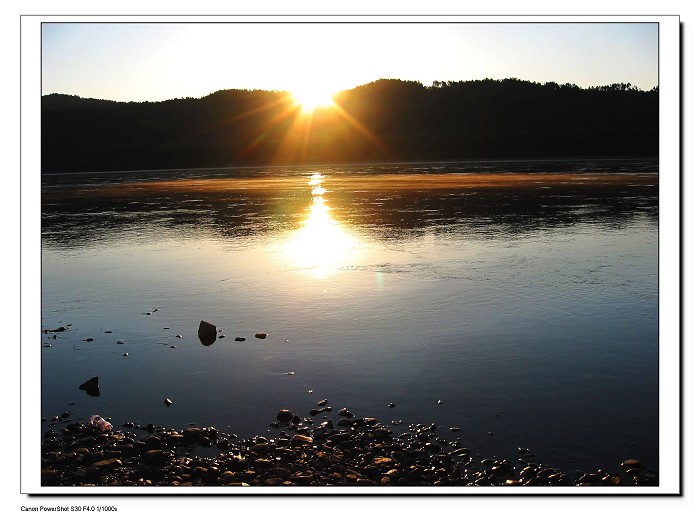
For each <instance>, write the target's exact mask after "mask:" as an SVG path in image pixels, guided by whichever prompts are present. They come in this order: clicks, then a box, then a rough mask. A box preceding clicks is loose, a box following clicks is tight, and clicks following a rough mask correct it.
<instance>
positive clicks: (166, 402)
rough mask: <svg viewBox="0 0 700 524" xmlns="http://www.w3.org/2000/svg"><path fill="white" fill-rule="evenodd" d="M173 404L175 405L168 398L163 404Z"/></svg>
mask: <svg viewBox="0 0 700 524" xmlns="http://www.w3.org/2000/svg"><path fill="white" fill-rule="evenodd" d="M172 403H173V401H172V400H170V399H169V398H166V399H165V400H164V401H163V404H165V405H166V406H170V405H171V404H172Z"/></svg>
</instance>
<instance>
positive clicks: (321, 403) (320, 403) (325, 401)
mask: <svg viewBox="0 0 700 524" xmlns="http://www.w3.org/2000/svg"><path fill="white" fill-rule="evenodd" d="M326 404H328V399H327V398H324V399H323V400H319V401H318V402H317V403H316V405H317V406H325V405H326Z"/></svg>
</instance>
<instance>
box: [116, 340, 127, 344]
mask: <svg viewBox="0 0 700 524" xmlns="http://www.w3.org/2000/svg"><path fill="white" fill-rule="evenodd" d="M124 343H125V342H124V341H123V340H117V344H124Z"/></svg>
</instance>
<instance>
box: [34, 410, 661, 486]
mask: <svg viewBox="0 0 700 524" xmlns="http://www.w3.org/2000/svg"><path fill="white" fill-rule="evenodd" d="M324 400H325V399H324ZM322 402H323V401H322ZM271 419H272V421H271V423H270V425H271V426H272V427H273V428H275V429H276V430H277V431H279V434H278V436H277V437H276V438H270V437H262V436H257V437H253V438H250V439H239V438H238V437H237V436H236V435H229V434H226V433H223V432H221V431H219V430H217V429H216V428H213V427H203V428H199V427H188V428H186V429H183V430H179V431H176V430H173V429H166V428H164V427H160V426H154V425H152V424H148V425H145V426H141V425H139V424H138V423H134V422H125V423H123V424H122V426H121V427H120V428H117V427H116V425H115V426H113V427H111V426H112V424H111V423H108V424H104V422H105V420H104V419H101V418H98V419H96V420H92V421H90V420H88V421H83V420H78V421H70V420H69V419H67V420H63V419H61V417H60V416H59V417H57V418H56V420H54V422H53V427H52V428H51V429H49V430H48V431H46V432H45V433H44V435H43V439H42V450H41V454H42V466H41V469H42V471H41V483H42V485H43V486H116V487H120V486H173V487H174V486H203V487H206V486H232V487H234V486H309V487H313V486H316V487H320V486H377V487H378V488H379V489H378V492H381V487H383V486H398V487H401V486H405V487H409V486H635V485H637V486H657V485H658V477H657V473H656V472H655V471H652V470H650V469H647V468H646V467H645V466H644V464H642V463H641V462H640V461H639V460H635V459H634V458H629V457H621V461H620V463H619V464H617V465H615V466H614V467H610V468H608V469H605V470H604V469H599V470H597V471H590V472H579V473H577V475H575V476H571V475H568V474H566V473H565V472H563V471H561V470H559V469H557V468H553V467H549V466H547V465H546V464H541V463H538V462H537V460H536V456H535V455H534V454H532V453H531V452H529V450H527V449H524V448H518V449H517V450H513V453H514V455H515V456H517V457H518V458H516V459H514V460H509V459H505V458H504V459H499V458H495V457H494V458H478V459H477V458H475V457H474V454H473V450H471V449H469V447H468V443H463V442H461V440H460V439H459V438H458V435H459V429H458V428H451V430H452V432H453V433H452V434H453V435H455V439H454V440H448V439H446V438H444V437H441V436H439V434H438V433H436V431H435V429H436V428H435V425H434V424H408V425H407V426H406V425H405V424H401V426H400V427H399V425H398V424H396V423H390V424H384V423H382V422H381V421H379V420H377V419H376V418H372V417H360V416H356V415H355V414H354V413H352V412H350V411H349V410H348V409H346V408H341V409H339V410H337V411H336V412H334V410H333V408H332V407H331V406H329V405H327V402H323V403H319V405H318V406H316V408H313V409H310V411H309V413H308V414H296V413H292V412H291V411H288V410H285V409H281V410H280V411H279V412H278V413H277V414H276V416H272V417H271ZM107 420H109V419H107ZM98 422H99V424H98Z"/></svg>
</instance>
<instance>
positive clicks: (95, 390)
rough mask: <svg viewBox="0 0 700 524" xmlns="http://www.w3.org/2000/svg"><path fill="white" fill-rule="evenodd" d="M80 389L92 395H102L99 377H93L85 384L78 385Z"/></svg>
mask: <svg viewBox="0 0 700 524" xmlns="http://www.w3.org/2000/svg"><path fill="white" fill-rule="evenodd" d="M78 389H82V390H84V391H85V392H86V393H87V394H88V395H90V396H91V397H99V396H100V386H99V378H98V377H92V378H91V379H90V380H88V381H87V382H84V383H83V384H81V385H80V386H78Z"/></svg>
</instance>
